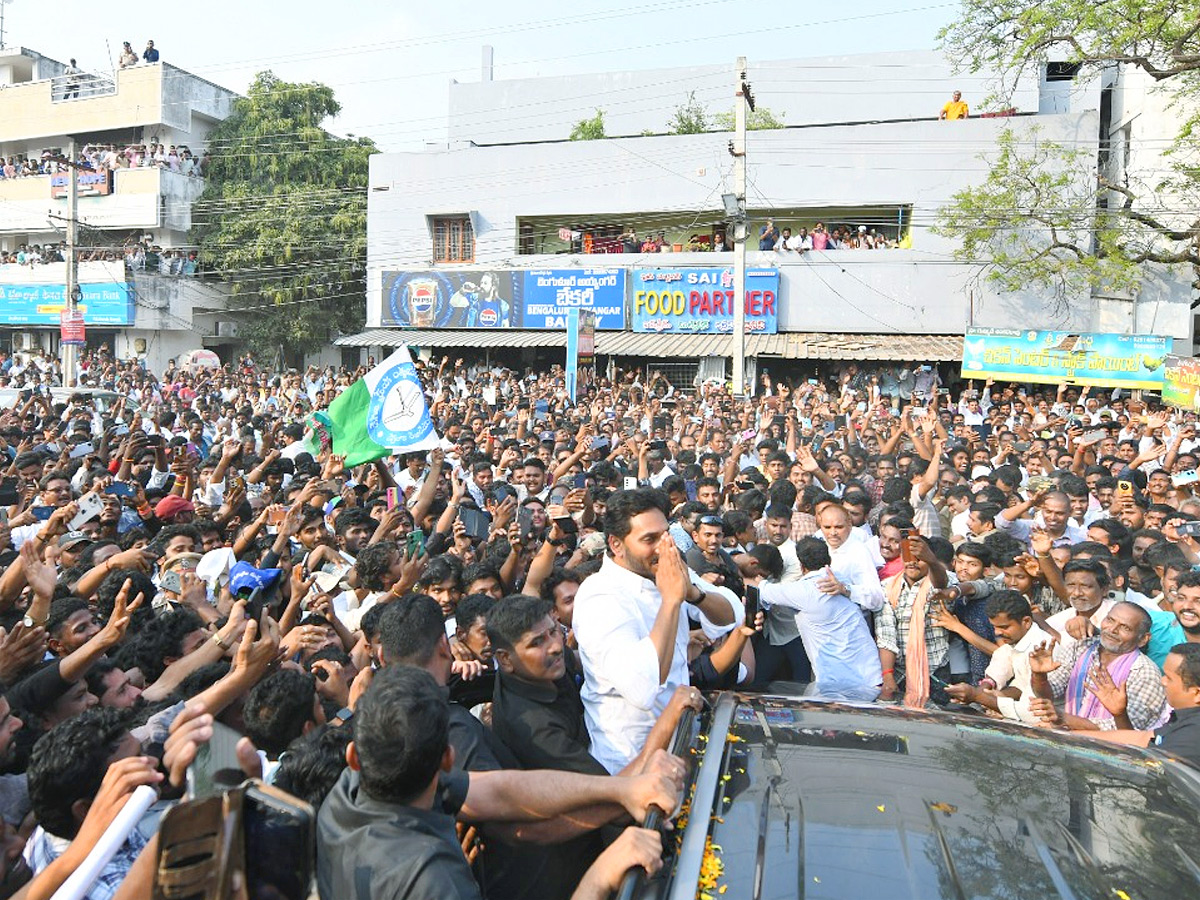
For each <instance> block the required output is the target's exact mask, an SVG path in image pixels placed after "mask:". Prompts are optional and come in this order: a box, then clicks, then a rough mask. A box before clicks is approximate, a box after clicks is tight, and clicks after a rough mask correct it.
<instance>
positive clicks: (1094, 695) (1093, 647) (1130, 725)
mask: <svg viewBox="0 0 1200 900" xmlns="http://www.w3.org/2000/svg"><path fill="white" fill-rule="evenodd" d="M1150 625H1151V620H1150V615H1149V613H1147V612H1146V611H1145V610H1144V609H1142V608H1141V607H1140V606H1138V605H1137V604H1135V603H1130V602H1128V601H1126V600H1122V601H1121V602H1119V603H1115V604H1113V606H1112V608H1111V609H1110V610H1109V611H1108V614H1107V615H1106V616H1105V617H1104V621H1103V622H1101V624H1100V634H1099V635H1098V636H1096V637H1091V638H1087V639H1086V640H1082V641H1076V642H1075V643H1074V644H1071V645H1070V646H1069V647H1062V646H1060V645H1058V644H1057V643H1053V644H1052V645H1051V646H1049V647H1047V646H1042V647H1039V648H1037V649H1035V650H1033V651H1031V652H1030V654H1029V665H1030V668H1031V669H1032V671H1033V677H1032V679H1031V683H1032V685H1033V690H1034V693H1036V694H1037V695H1038V696H1039V697H1045V698H1047V699H1054V700H1062V701H1064V709H1063V712H1064V715H1063V719H1064V721H1065V722H1066V723H1067V726H1068V727H1069V728H1071V729H1073V730H1081V731H1087V730H1095V729H1099V730H1101V731H1112V730H1114V729H1122V730H1129V729H1133V730H1136V731H1149V730H1151V729H1153V728H1156V727H1158V726H1159V725H1161V724H1163V723H1164V722H1165V721H1166V719H1167V715H1168V712H1169V710H1168V708H1167V696H1166V692H1165V690H1164V689H1163V685H1162V672H1161V671H1160V670H1159V668H1158V666H1156V665H1155V664H1154V662H1153V661H1152V660H1151V659H1150V657H1148V656H1146V654H1145V653H1143V652H1142V651H1143V649H1144V648H1145V647H1146V645H1147V644H1148V643H1149V642H1150Z"/></svg>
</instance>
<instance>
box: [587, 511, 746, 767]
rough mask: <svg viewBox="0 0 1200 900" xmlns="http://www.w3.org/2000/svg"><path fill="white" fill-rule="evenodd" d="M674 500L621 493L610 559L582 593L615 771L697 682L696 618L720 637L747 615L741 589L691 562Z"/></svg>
mask: <svg viewBox="0 0 1200 900" xmlns="http://www.w3.org/2000/svg"><path fill="white" fill-rule="evenodd" d="M665 505H666V504H665V500H664V498H663V496H662V494H661V493H660V492H658V491H655V490H649V489H645V488H641V489H638V490H632V491H621V492H619V493H617V494H614V495H613V496H612V497H611V498H610V499H609V501H608V505H607V507H606V508H605V511H604V534H605V536H606V538H607V540H608V553H607V556H606V557H605V559H604V564H603V565H602V566H601V568H600V571H599V572H597V573H596V574H595V575H593V576H592V577H590V578H588V579H587V580H586V581H585V582H584V583H583V584H582V585H580V587H579V592H578V593H577V594H576V595H575V613H574V617H573V624H574V630H575V637H576V640H577V641H578V643H579V653H580V657H581V658H582V661H583V669H584V672H585V673H586V676H585V680H584V684H583V690H582V692H581V697H582V699H583V705H584V712H585V715H586V721H587V726H588V733H589V734H590V736H591V741H592V745H591V752H592V755H593V756H594V757H595V758H596V760H597V761H598V762H599V763H600V764H601V765H603V766H604V767H605V768H606V769H607V770H608V771H609V772H618V771H620V770H621V769H622V768H623V767H624V766H625V765H627V764H628V763H629V762H630V760H632V759H633V758H634V757H635V756H637V754H638V753H639V752H640V751H641V749H642V747H643V745H644V744H645V743H646V738H647V737H648V736H649V734H650V730H651V729H652V728H653V727H654V723H655V722H656V721H658V718H659V716H661V715H662V713H663V711H664V710H665V709H666V707H667V704H668V703H669V702H670V700H671V697H672V696H673V695H674V693H675V688H677V687H679V686H680V685H682V684H687V683H688V670H687V647H688V628H689V620H692V619H695V620H698V622H699V625H700V627H701V628H703V629H704V632H705V634H707V635H708V637H709V638H710V639H711V640H716V639H717V638H719V637H721V636H722V635H724V634H725V633H726V632H728V631H729V630H730V628H731V627H732V626H733V625H735V624H737V623H740V622H741V621H742V619H743V617H744V611H743V609H742V605H741V603H740V602H738V600H737V599H736V598H735V597H734V596H733V595H732V593H730V592H729V591H726V590H725V589H723V588H720V587H718V586H716V585H712V584H709V583H708V582H707V581H704V580H703V579H702V578H700V576H699V575H695V574H694V573H692V572H691V571H690V570H689V569H688V568H687V566H686V565H685V564H684V561H683V558H682V557H681V556H680V554H679V549H678V548H677V547H676V546H675V542H674V541H673V540H672V538H671V535H670V534H669V533H668V531H667V511H666V509H665V508H664V507H665Z"/></svg>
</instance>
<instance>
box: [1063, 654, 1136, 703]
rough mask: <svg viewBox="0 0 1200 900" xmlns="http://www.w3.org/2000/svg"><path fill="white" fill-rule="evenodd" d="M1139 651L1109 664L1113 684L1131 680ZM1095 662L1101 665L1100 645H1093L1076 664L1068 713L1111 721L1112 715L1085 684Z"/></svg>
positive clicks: (1068, 701)
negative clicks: (1131, 673)
mask: <svg viewBox="0 0 1200 900" xmlns="http://www.w3.org/2000/svg"><path fill="white" fill-rule="evenodd" d="M1137 656H1138V651H1137V650H1131V651H1129V652H1128V653H1122V654H1121V655H1120V656H1118V657H1117V658H1116V659H1114V660H1113V661H1112V662H1111V663H1109V664H1108V667H1107V668H1108V674H1109V675H1111V676H1112V680H1113V684H1116V685H1122V684H1124V683H1125V682H1126V681H1127V680H1128V679H1129V673H1130V672H1131V671H1132V670H1133V664H1134V663H1135V662H1136V661H1137ZM1093 661H1094V662H1095V663H1096V665H1099V663H1100V644H1099V642H1097V643H1095V644H1092V646H1090V647H1088V649H1087V650H1085V651H1084V653H1083V656H1081V657H1079V660H1078V661H1077V662H1076V663H1075V668H1074V669H1073V670H1072V671H1071V678H1070V680H1069V681H1068V682H1067V705H1066V709H1067V712H1069V713H1071V714H1072V715H1075V716H1080V717H1081V718H1084V719H1092V720H1095V719H1111V718H1112V713H1110V712H1109V711H1108V710H1107V709H1105V708H1104V704H1103V703H1101V702H1100V699H1099V698H1098V697H1097V696H1096V695H1095V694H1093V693H1092V692H1091V691H1089V690H1088V689H1087V687H1086V686H1085V683H1086V681H1087V677H1088V673H1089V672H1090V671H1091V669H1092V664H1093Z"/></svg>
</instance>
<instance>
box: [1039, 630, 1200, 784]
mask: <svg viewBox="0 0 1200 900" xmlns="http://www.w3.org/2000/svg"><path fill="white" fill-rule="evenodd" d="M1162 686H1163V692H1164V694H1165V695H1166V698H1167V704H1168V705H1169V706H1170V708H1171V710H1172V712H1171V716H1170V718H1169V719H1167V721H1166V724H1164V725H1161V726H1159V727H1158V728H1155V729H1154V730H1153V731H1150V730H1141V731H1139V730H1135V729H1117V730H1114V731H1084V732H1083V733H1084V734H1086V735H1087V736H1088V737H1092V738H1099V739H1100V740H1104V741H1109V742H1111V743H1114V744H1132V745H1133V746H1135V747H1153V748H1155V749H1158V750H1162V751H1164V752H1165V753H1170V754H1172V755H1174V756H1178V757H1181V758H1182V759H1186V760H1187V761H1188V762H1190V763H1191V764H1192V765H1194V766H1195V765H1200V645H1197V644H1195V643H1192V642H1191V641H1189V642H1187V643H1183V644H1176V645H1175V646H1174V647H1172V648H1171V652H1170V653H1169V654H1167V661H1166V664H1165V665H1164V666H1163V677H1162ZM1033 709H1034V712H1036V713H1037V714H1038V715H1039V716H1040V717H1041V718H1042V720H1043V721H1045V722H1047V723H1050V724H1061V723H1060V722H1059V717H1058V714H1057V712H1055V709H1054V704H1053V703H1051V701H1049V700H1044V699H1035V700H1034V701H1033Z"/></svg>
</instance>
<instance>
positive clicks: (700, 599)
mask: <svg viewBox="0 0 1200 900" xmlns="http://www.w3.org/2000/svg"><path fill="white" fill-rule="evenodd" d="M693 588H695V589H696V592H697V596H696V597H692V589H693ZM683 599H684V601H685V602H687V603H690V604H692V605H693V606H695V605H696V604H697V603H703V602H704V591H703V590H701V589H700V588H698V587H696V585H694V584H691V583H690V582H689V584H688V592H687V596H686V597H684V598H683Z"/></svg>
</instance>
